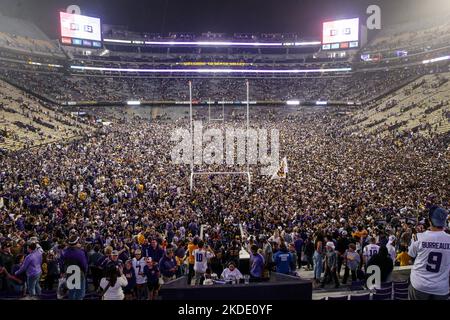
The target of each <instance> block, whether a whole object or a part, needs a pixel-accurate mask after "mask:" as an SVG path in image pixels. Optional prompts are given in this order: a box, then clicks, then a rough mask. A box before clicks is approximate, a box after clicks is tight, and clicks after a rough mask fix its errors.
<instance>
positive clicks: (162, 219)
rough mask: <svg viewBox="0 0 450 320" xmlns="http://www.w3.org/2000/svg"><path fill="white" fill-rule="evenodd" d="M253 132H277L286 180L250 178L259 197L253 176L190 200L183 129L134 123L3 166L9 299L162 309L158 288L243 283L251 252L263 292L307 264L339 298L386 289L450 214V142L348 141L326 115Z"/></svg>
mask: <svg viewBox="0 0 450 320" xmlns="http://www.w3.org/2000/svg"><path fill="white" fill-rule="evenodd" d="M228 116H230V117H231V118H230V119H233V117H235V118H239V117H240V116H242V114H237V115H236V114H234V115H228ZM253 119H254V120H252V124H253V126H257V127H261V128H265V129H268V130H270V129H273V128H276V129H279V130H280V143H281V146H280V148H281V149H280V153H281V156H286V157H287V159H288V164H289V172H288V174H287V177H286V178H284V179H275V180H271V179H270V177H269V178H268V177H266V176H260V175H259V174H258V173H259V171H258V170H256V169H257V168H252V169H251V170H252V182H251V188H250V189H249V188H248V185H247V182H246V178H245V177H240V176H235V177H228V176H205V177H203V178H196V179H197V181H196V183H195V186H196V187H195V188H194V190H193V192H192V193H191V192H190V191H189V175H190V172H189V170H190V169H189V166H187V165H176V164H174V163H173V162H172V161H171V157H170V152H171V147H172V146H173V143H172V142H171V141H170V136H171V133H172V132H173V130H175V129H176V128H177V127H179V126H186V127H187V126H188V123H187V122H184V121H183V120H180V121H178V122H174V121H155V122H151V123H149V122H148V121H144V120H142V119H139V118H137V117H134V118H129V117H125V118H122V119H117V120H116V123H115V125H114V126H112V127H110V128H109V129H108V130H106V131H104V132H101V133H98V134H88V135H86V136H85V137H84V138H82V139H80V140H79V141H76V142H70V143H67V144H51V145H47V146H44V147H42V148H37V149H34V150H25V151H23V152H18V153H13V154H10V155H9V156H8V157H2V158H1V159H0V164H1V168H2V169H1V172H0V177H1V180H2V184H1V187H0V218H1V221H2V224H1V226H0V240H1V241H0V243H1V249H0V250H1V251H0V265H1V266H2V267H1V273H0V281H1V282H0V284H1V286H0V292H1V293H2V295H9V296H11V295H16V296H22V295H23V294H25V288H26V293H27V294H28V295H29V296H31V297H38V296H40V295H41V292H42V291H41V286H42V288H43V289H45V290H52V289H53V290H55V288H58V297H60V298H63V297H64V296H65V295H68V297H69V298H70V299H82V298H83V297H85V294H87V292H89V293H90V294H93V293H92V292H94V294H95V292H97V290H100V289H98V288H99V287H100V288H102V289H103V291H102V293H100V294H99V295H100V296H103V298H104V299H123V298H126V299H154V298H156V297H157V291H158V289H159V288H160V284H161V283H164V282H167V281H170V280H171V279H174V278H176V277H180V276H182V275H185V274H187V275H188V283H196V284H201V283H205V284H208V283H211V281H213V280H214V279H216V277H217V278H221V277H222V278H225V280H230V279H234V280H235V279H236V278H241V277H243V275H242V274H245V273H246V272H244V271H242V273H240V272H238V271H239V267H240V266H239V264H240V260H239V252H240V250H241V249H246V250H247V251H248V252H249V253H250V265H251V266H250V276H251V277H252V278H254V279H260V280H261V279H263V278H265V277H267V276H268V273H269V272H271V271H277V272H281V273H287V274H296V271H298V270H300V269H298V268H299V267H301V266H302V265H305V266H306V268H313V269H314V277H315V280H316V282H317V285H319V284H320V283H321V284H322V286H325V285H327V283H328V282H330V281H331V280H334V285H335V286H339V282H344V283H345V281H347V279H342V278H341V279H339V278H338V277H337V273H336V272H337V270H340V269H341V268H345V269H347V271H346V274H347V275H346V276H345V277H344V278H348V277H349V275H350V273H351V277H352V280H355V279H356V277H360V276H361V274H363V272H364V270H365V267H366V266H367V265H370V264H372V263H374V264H377V263H378V264H379V265H383V272H384V273H383V280H386V279H387V278H388V277H389V274H390V271H391V270H392V266H393V264H394V261H395V260H397V254H400V256H399V261H400V263H402V265H404V264H408V262H409V259H408V258H407V259H405V257H404V254H405V251H406V248H407V247H408V246H409V245H410V243H411V241H412V240H414V239H416V236H417V233H419V232H422V231H424V230H425V229H426V228H428V227H429V221H428V219H427V217H428V210H429V207H430V206H431V205H440V206H444V207H446V206H448V204H449V200H450V198H449V193H448V190H449V185H448V181H450V179H449V172H448V157H449V154H448V136H447V137H446V136H433V137H431V138H424V137H420V136H397V135H395V134H394V133H393V134H392V136H390V137H388V138H383V139H381V138H379V137H377V136H364V135H349V134H347V133H346V129H345V124H344V121H342V119H340V118H336V117H335V116H333V115H331V114H327V113H324V112H323V111H320V112H312V113H310V112H307V113H304V112H299V113H295V112H294V113H290V114H287V113H281V111H279V110H272V111H269V112H265V113H257V114H256V115H253ZM230 121H231V120H230ZM214 169H215V170H219V171H220V169H222V171H223V169H225V167H222V166H218V167H215V168H214ZM446 223H447V222H446ZM240 227H242V229H243V232H242V233H241V231H240ZM388 243H389V246H388V247H387V248H389V251H388V252H389V257H388V256H385V254H386V252H387V251H386V250H385V249H383V250H379V254H378V255H376V256H375V258H374V260H371V257H370V254H369V253H368V252H367V250H365V249H364V248H365V247H366V246H367V245H380V246H382V247H385V246H386V245H387V244H388ZM195 250H197V251H195ZM349 252H350V253H349ZM352 252H353V253H352ZM354 252H356V254H355V253H354ZM197 253H201V255H203V256H204V257H205V258H204V259H203V260H202V261H201V262H197V261H196V259H194V256H195V255H196V254H197ZM347 256H348V257H350V256H353V258H347ZM356 256H358V257H362V258H356ZM402 257H403V258H402ZM388 258H389V259H391V258H392V259H391V260H387V259H388ZM24 259H25V260H24ZM354 259H357V260H356V261H354ZM407 260H408V261H407ZM377 261H378V262H377ZM380 261H382V262H380ZM386 261H390V263H391V265H390V267H385V266H386ZM68 265H78V266H79V267H80V269H81V271H82V274H83V279H86V278H88V279H89V282H85V281H83V282H82V283H83V285H82V288H81V289H71V290H67V289H66V290H64V281H65V280H64V279H65V278H64V276H62V277H61V274H64V271H65V268H66V267H67V266H68ZM337 268H339V269H337ZM385 268H387V269H385ZM236 270H237V271H236ZM386 270H387V271H386ZM301 274H302V271H300V275H301ZM86 283H88V284H89V286H86ZM25 284H26V285H25ZM46 292H48V291H46ZM105 292H106V293H105ZM97 296H98V295H97Z"/></svg>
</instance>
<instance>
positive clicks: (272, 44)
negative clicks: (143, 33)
mask: <svg viewBox="0 0 450 320" xmlns="http://www.w3.org/2000/svg"><path fill="white" fill-rule="evenodd" d="M145 44H150V45H194V46H258V47H263V46H266V47H276V46H282V45H283V43H281V42H231V41H145Z"/></svg>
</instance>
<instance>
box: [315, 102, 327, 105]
mask: <svg viewBox="0 0 450 320" xmlns="http://www.w3.org/2000/svg"><path fill="white" fill-rule="evenodd" d="M327 104H328V102H327V101H316V106H326V105H327Z"/></svg>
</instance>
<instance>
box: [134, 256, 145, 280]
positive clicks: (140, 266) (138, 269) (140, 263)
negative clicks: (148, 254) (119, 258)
mask: <svg viewBox="0 0 450 320" xmlns="http://www.w3.org/2000/svg"><path fill="white" fill-rule="evenodd" d="M131 264H132V265H133V269H134V273H135V274H136V283H137V284H144V283H146V282H147V277H146V276H144V275H142V273H143V272H144V267H145V264H146V263H145V258H144V257H142V258H140V259H139V260H138V259H136V258H133V260H131Z"/></svg>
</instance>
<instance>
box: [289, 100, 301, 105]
mask: <svg viewBox="0 0 450 320" xmlns="http://www.w3.org/2000/svg"><path fill="white" fill-rule="evenodd" d="M286 104H287V105H288V106H298V105H300V101H298V100H288V101H286Z"/></svg>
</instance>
